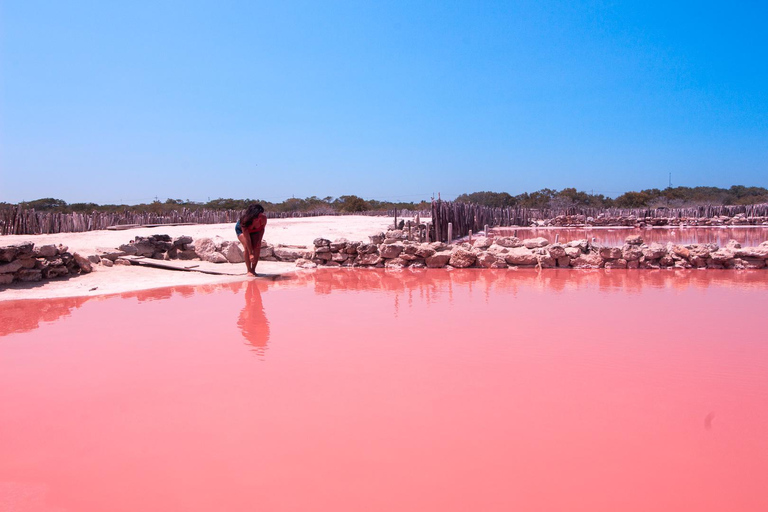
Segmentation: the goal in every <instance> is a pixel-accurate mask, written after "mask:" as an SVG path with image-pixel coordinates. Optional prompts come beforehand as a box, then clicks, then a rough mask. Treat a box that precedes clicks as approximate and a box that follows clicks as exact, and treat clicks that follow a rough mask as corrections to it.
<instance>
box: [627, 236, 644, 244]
mask: <svg viewBox="0 0 768 512" xmlns="http://www.w3.org/2000/svg"><path fill="white" fill-rule="evenodd" d="M624 243H625V244H627V245H643V237H641V236H640V235H629V236H628V237H627V238H625V239H624Z"/></svg>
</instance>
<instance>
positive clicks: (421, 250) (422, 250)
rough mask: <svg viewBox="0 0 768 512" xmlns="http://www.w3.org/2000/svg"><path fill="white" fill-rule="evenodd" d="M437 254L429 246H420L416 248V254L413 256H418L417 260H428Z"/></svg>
mask: <svg viewBox="0 0 768 512" xmlns="http://www.w3.org/2000/svg"><path fill="white" fill-rule="evenodd" d="M436 252H437V250H436V249H434V248H433V247H432V246H431V244H420V245H419V246H418V247H417V248H416V252H414V254H415V255H416V256H418V257H419V258H425V259H426V258H429V257H431V256H434V255H435V253H436Z"/></svg>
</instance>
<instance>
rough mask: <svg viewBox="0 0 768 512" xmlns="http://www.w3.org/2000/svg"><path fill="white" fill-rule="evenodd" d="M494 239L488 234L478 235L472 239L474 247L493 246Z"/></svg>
mask: <svg viewBox="0 0 768 512" xmlns="http://www.w3.org/2000/svg"><path fill="white" fill-rule="evenodd" d="M492 243H493V241H492V240H491V239H490V238H488V237H487V236H478V237H477V238H475V239H474V240H473V241H472V247H476V248H477V249H487V248H489V247H490V246H491V244H492Z"/></svg>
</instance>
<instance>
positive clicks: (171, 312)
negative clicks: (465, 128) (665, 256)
mask: <svg viewBox="0 0 768 512" xmlns="http://www.w3.org/2000/svg"><path fill="white" fill-rule="evenodd" d="M766 292H768V272H765V271H754V272H746V271H742V272H737V271H708V272H702V271H687V272H685V271H680V272H672V271H656V272H654V271H628V272H627V271H623V272H621V271H618V272H617V271H610V272H607V271H603V270H596V271H583V272H581V271H569V270H563V271H558V270H552V271H547V272H542V273H541V274H537V273H536V272H534V271H517V272H516V271H499V272H493V271H488V270H477V271H473V270H467V271H443V270H438V271H426V272H422V273H411V272H399V273H398V272H384V271H374V270H370V271H328V272H326V271H322V272H315V273H313V274H308V275H305V276H300V277H297V278H295V279H292V280H287V281H278V282H274V283H272V282H264V281H251V282H247V283H238V284H234V285H225V286H215V287H207V288H197V289H195V288H177V289H165V290H156V291H149V292H141V293H136V294H132V295H126V296H122V297H108V298H98V299H90V300H84V299H70V300H60V301H57V300H50V301H44V302H36V301H35V302H32V301H27V302H5V303H0V405H1V406H2V408H1V409H0V510H21V511H24V510H34V511H54V510H55V511H78V512H80V511H86V512H87V511H104V510H110V511H137V510H142V511H154V510H162V511H168V510H185V511H211V510H227V511H240V510H243V511H246V510H247V511H251V510H259V511H288V510H301V511H305V510H313V511H334V512H336V511H360V510H366V511H392V510H398V511H427V510H440V511H459V510H462V511H463V510H482V511H509V510H537V511H563V510H569V511H573V510H584V511H616V510H621V511H648V510H654V511H679V510H696V511H699V512H702V511H704V512H706V511H722V510H734V511H736V510H738V511H741V512H745V511H765V510H768V493H767V492H766V490H765V482H766V481H768V407H766V403H768V341H767V340H766V338H765V321H764V314H765V304H766V301H765V297H766Z"/></svg>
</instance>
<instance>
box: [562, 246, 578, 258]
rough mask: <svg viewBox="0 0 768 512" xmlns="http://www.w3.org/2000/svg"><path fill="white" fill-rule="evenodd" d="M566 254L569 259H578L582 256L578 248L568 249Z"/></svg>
mask: <svg viewBox="0 0 768 512" xmlns="http://www.w3.org/2000/svg"><path fill="white" fill-rule="evenodd" d="M565 254H566V256H568V257H569V258H578V257H579V256H581V249H579V248H578V247H566V248H565Z"/></svg>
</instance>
